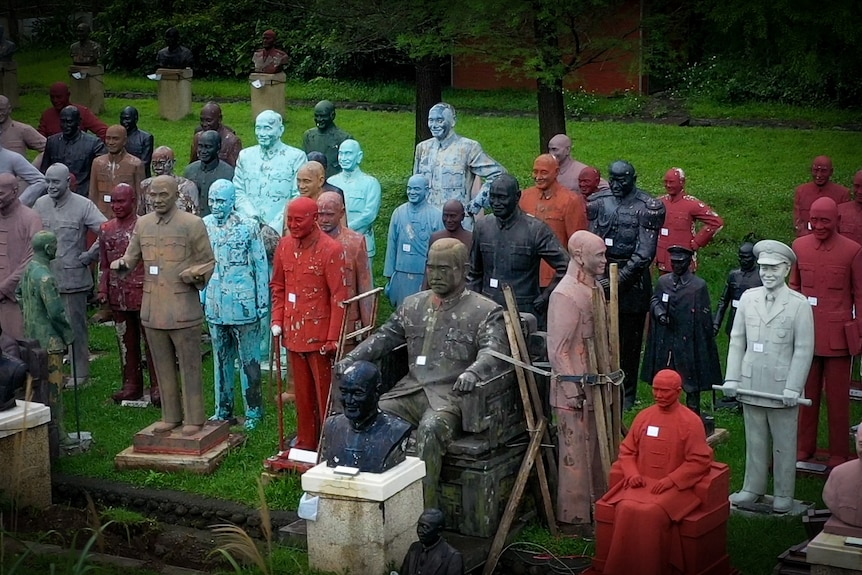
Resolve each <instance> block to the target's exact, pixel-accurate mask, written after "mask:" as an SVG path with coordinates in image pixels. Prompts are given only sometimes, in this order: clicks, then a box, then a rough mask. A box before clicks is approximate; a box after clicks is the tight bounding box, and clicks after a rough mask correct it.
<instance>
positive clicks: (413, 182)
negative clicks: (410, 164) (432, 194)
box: [407, 176, 430, 206]
mask: <svg viewBox="0 0 862 575" xmlns="http://www.w3.org/2000/svg"><path fill="white" fill-rule="evenodd" d="M429 191H430V187H429V186H428V180H426V179H425V178H424V177H422V176H411V177H410V179H409V180H407V201H408V202H410V203H411V204H413V205H414V206H415V205H417V204H421V203H422V202H424V201H425V199H426V198H427V197H428V192H429Z"/></svg>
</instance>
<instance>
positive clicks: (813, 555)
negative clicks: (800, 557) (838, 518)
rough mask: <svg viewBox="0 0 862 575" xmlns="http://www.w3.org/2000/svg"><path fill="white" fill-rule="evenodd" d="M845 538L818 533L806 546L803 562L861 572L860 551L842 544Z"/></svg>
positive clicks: (861, 559) (861, 556)
mask: <svg viewBox="0 0 862 575" xmlns="http://www.w3.org/2000/svg"><path fill="white" fill-rule="evenodd" d="M845 539H846V537H844V536H843V535H834V534H832V533H826V532H822V531H821V532H820V533H819V534H818V535H817V537H815V538H814V539H812V540H811V542H810V543H809V544H808V547H807V551H806V557H805V560H806V561H807V562H808V563H810V564H812V565H826V566H829V567H840V568H841V569H849V570H852V571H855V572H858V571H862V549H860V548H859V547H851V546H848V545H845V544H844V540H845Z"/></svg>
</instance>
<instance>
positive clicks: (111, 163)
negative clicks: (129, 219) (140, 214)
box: [90, 124, 144, 218]
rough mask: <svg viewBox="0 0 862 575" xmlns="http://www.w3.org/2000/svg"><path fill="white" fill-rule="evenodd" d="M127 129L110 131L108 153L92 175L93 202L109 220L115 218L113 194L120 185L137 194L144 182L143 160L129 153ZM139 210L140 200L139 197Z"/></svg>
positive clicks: (115, 128)
mask: <svg viewBox="0 0 862 575" xmlns="http://www.w3.org/2000/svg"><path fill="white" fill-rule="evenodd" d="M126 140H127V138H126V129H125V128H124V127H122V126H120V125H119V124H117V125H114V126H111V127H110V128H108V133H107V135H106V136H105V147H107V148H108V153H107V154H104V155H102V156H98V157H96V158H95V159H94V160H93V165H92V168H91V174H90V201H92V202H93V203H94V204H96V207H97V208H99V211H100V212H102V215H103V216H105V217H106V218H109V217H111V214H112V210H111V192H112V191H113V189H114V188H115V187H116V186H117V184H129V185H130V186H131V187H132V190H134V191H137V190H138V189H140V187H141V182H142V181H143V180H144V165H143V164H142V163H141V160H139V159H138V158H136V157H135V156H133V155H131V154H130V153H128V152H127V151H126ZM135 203H136V208H137V198H135Z"/></svg>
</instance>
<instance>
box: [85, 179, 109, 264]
mask: <svg viewBox="0 0 862 575" xmlns="http://www.w3.org/2000/svg"><path fill="white" fill-rule="evenodd" d="M91 181H92V180H91ZM107 221H108V218H106V217H105V216H103V215H102V212H100V211H99V208H97V207H96V204H94V203H93V202H91V201H87V207H86V208H85V211H84V225H85V226H87V229H88V230H90V231H91V232H93V233H94V234H96V236H97V238H96V241H95V242H93V245H92V246H90V249H88V250H87V251H86V252H84V254H85V259H86V260H87V261H86V262H81V263H83V264H85V265H90V264H91V263H93V262H94V261H96V260H98V259H99V249H100V248H101V243H100V242H99V240H98V235H99V231H100V230H101V229H102V224H104V223H105V222H107ZM82 255H83V254H82Z"/></svg>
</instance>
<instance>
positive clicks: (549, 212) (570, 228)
mask: <svg viewBox="0 0 862 575" xmlns="http://www.w3.org/2000/svg"><path fill="white" fill-rule="evenodd" d="M559 171H560V169H559V167H558V166H557V160H556V159H554V156H552V155H551V154H542V155H541V156H539V157H537V158H536V161H535V162H533V181H534V182H535V183H536V185H535V186H533V187H532V188H527V189H526V190H524V191H523V192H521V201H520V202H518V205H519V206H520V208H521V209H522V210H524V212H526V213H528V214H530V215H532V216H535V217H536V219H539V220H542V221H543V222H545V223H546V224H547V225H548V227H549V228H551V231H552V232H554V235H555V236H557V239H558V240H559V241H560V245H561V246H565V245H566V244H568V243H569V238H570V237H572V234H573V233H575V232H576V231H578V230H585V229H587V203H586V202H585V201H584V198H583V197H581V195H580V194H579V193H578V192H572V191H571V190H569V189H567V188H565V187H563V185H562V184H560V182H559V181H557V174H558V173H559ZM554 275H555V270H554V269H553V268H552V267H551V266H549V265H548V264H547V263H545V262H542V264H541V266H540V267H539V287H540V288H543V289H544V288H546V287H548V286H549V285H551V281H553V279H554Z"/></svg>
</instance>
